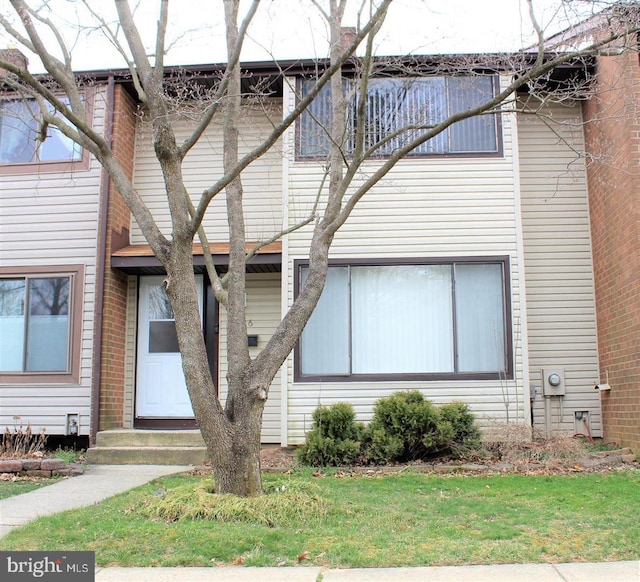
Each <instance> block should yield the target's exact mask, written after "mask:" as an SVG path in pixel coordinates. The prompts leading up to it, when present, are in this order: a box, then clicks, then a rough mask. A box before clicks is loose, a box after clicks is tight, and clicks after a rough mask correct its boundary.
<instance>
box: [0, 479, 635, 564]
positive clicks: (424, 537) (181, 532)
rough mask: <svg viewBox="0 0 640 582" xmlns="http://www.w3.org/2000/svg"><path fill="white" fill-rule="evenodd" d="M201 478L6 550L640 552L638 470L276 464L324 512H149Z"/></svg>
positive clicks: (122, 559)
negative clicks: (454, 470) (195, 515)
mask: <svg viewBox="0 0 640 582" xmlns="http://www.w3.org/2000/svg"><path fill="white" fill-rule="evenodd" d="M202 479H203V478H202V477H182V476H173V477H167V478H164V479H161V480H158V481H155V482H154V483H152V484H149V485H147V486H144V487H140V488H138V489H136V490H134V491H131V492H128V493H125V494H123V495H119V496H117V497H114V498H112V499H110V500H107V501H106V502H103V503H101V504H99V505H96V506H92V507H88V508H85V509H82V510H75V511H70V512H67V513H64V514H59V515H55V516H51V517H48V518H42V519H40V520H38V521H37V522H34V523H32V524H29V525H27V526H26V527H24V528H21V529H19V530H17V531H14V532H12V533H11V534H10V535H9V536H7V537H6V538H3V539H2V540H0V549H2V550H18V549H19V550H53V549H66V550H94V551H95V552H96V557H97V562H98V564H100V565H103V566H106V565H121V566H180V565H188V566H207V565H215V564H230V563H244V564H245V565H251V566H275V565H278V564H287V565H293V564H296V563H304V564H315V565H326V566H333V567H366V566H401V565H443V564H490V563H496V564H497V563H514V562H571V561H608V560H632V559H639V558H640V520H638V515H639V514H640V494H639V492H640V472H638V471H624V472H618V473H612V474H609V475H600V474H576V475H574V476H522V475H504V476H492V477H460V476H433V475H425V474H419V473H403V474H400V475H394V476H375V477H341V476H339V474H337V475H336V476H327V477H322V478H314V477H312V476H311V473H310V472H309V471H296V472H294V474H293V475H291V476H286V475H267V476H265V483H266V484H267V485H268V486H270V487H274V486H278V487H280V488H281V486H282V485H286V486H287V487H289V486H294V487H295V483H300V482H303V483H304V482H306V483H309V482H310V483H312V485H315V486H317V487H318V489H319V495H320V496H321V497H322V498H324V499H325V500H327V501H329V509H328V511H327V513H326V514H325V515H323V516H318V515H312V516H310V517H306V518H305V517H304V515H303V512H301V514H300V515H296V516H293V517H291V518H290V519H289V521H288V522H287V523H286V524H285V523H277V522H276V523H271V525H265V524H263V523H260V520H256V521H254V522H249V523H240V522H231V523H220V522H212V521H193V520H181V521H170V520H169V521H166V520H164V519H159V518H149V517H145V515H143V514H142V513H141V511H140V510H141V508H148V507H149V505H150V504H153V503H155V502H156V501H157V500H158V499H166V500H171V499H172V496H174V491H175V489H176V488H180V487H184V486H185V485H187V486H188V487H195V486H197V485H198V484H200V483H201V482H202ZM165 488H166V492H165ZM175 495H177V494H175ZM273 495H277V494H273Z"/></svg>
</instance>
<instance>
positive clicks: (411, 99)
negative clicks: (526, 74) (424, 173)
mask: <svg viewBox="0 0 640 582" xmlns="http://www.w3.org/2000/svg"><path fill="white" fill-rule="evenodd" d="M314 84H315V80H314V79H307V80H301V81H300V84H299V90H300V94H301V95H302V96H303V97H304V96H305V95H306V94H307V93H308V91H309V90H310V89H311V88H312V87H313V86H314ZM343 86H344V90H345V94H347V93H355V92H354V91H353V83H352V82H351V81H349V80H345V82H344V85H343ZM494 94H495V78H494V77H492V76H474V77H471V76H466V77H465V76H459V77H419V78H385V79H371V80H370V82H369V87H368V91H367V99H366V106H365V107H366V111H365V127H364V128H363V131H364V140H365V147H371V146H372V145H374V144H376V143H378V142H380V141H381V140H383V139H384V138H386V137H387V136H390V135H392V134H393V133H395V132H397V131H399V130H401V129H402V128H405V127H408V126H410V125H415V124H419V125H422V126H433V125H434V124H437V123H439V122H441V121H443V120H444V119H446V118H447V117H448V116H450V115H451V114H453V113H458V112H460V111H464V110H466V109H469V108H471V107H475V106H477V105H480V104H481V103H484V102H485V101H487V100H489V99H491V98H492V97H493V96H494ZM356 103H357V94H354V95H353V97H352V98H351V99H350V103H349V107H348V112H347V120H346V125H347V130H348V131H347V135H346V136H345V141H344V144H343V148H344V150H345V151H346V152H347V153H349V152H350V151H353V147H354V143H353V139H354V125H355V121H356V109H355V108H356ZM331 115H332V112H331V93H330V88H329V85H328V84H327V85H325V86H324V87H323V88H322V90H321V91H320V93H319V94H318V96H317V97H316V98H315V99H314V100H313V101H312V103H311V105H310V106H309V107H308V108H307V110H306V111H305V112H304V113H303V114H302V115H301V117H300V121H299V124H298V158H301V159H304V158H310V159H314V158H321V157H324V156H326V155H327V153H328V152H329V145H330V140H329V137H328V136H327V129H328V128H330V127H331ZM424 131H425V130H424V129H414V130H408V131H404V132H402V133H400V134H399V135H397V136H396V137H394V138H392V139H390V140H389V141H388V142H387V143H385V144H384V145H383V146H382V147H381V148H380V149H379V150H378V151H377V152H376V155H378V156H389V155H390V154H391V153H392V152H393V151H394V150H396V149H398V148H400V147H403V146H404V145H406V144H407V143H409V142H410V141H411V140H413V139H415V138H416V137H419V136H420V134H421V133H422V132H424ZM497 153H499V142H498V132H497V120H496V116H495V115H491V114H489V115H481V116H476V117H471V118H469V119H465V120H463V121H459V122H458V123H455V124H454V125H452V126H450V127H449V128H447V129H445V130H444V131H443V132H441V133H440V134H438V135H437V136H435V137H434V138H432V139H430V140H428V141H427V142H425V143H423V144H422V145H420V146H418V147H417V148H416V149H414V150H413V151H412V152H411V154H410V155H413V156H427V155H443V154H472V155H478V154H497Z"/></svg>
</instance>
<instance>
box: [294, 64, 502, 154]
mask: <svg viewBox="0 0 640 582" xmlns="http://www.w3.org/2000/svg"><path fill="white" fill-rule="evenodd" d="M491 77H492V78H493V91H494V95H497V94H498V92H499V91H500V76H499V75H495V74H494V75H491ZM303 80H304V79H303V78H302V77H298V78H297V79H296V100H297V99H298V97H299V96H300V94H301V91H302V88H301V86H302V81H303ZM488 115H493V116H494V117H495V120H496V151H495V152H454V153H450V152H445V153H413V152H410V153H408V154H407V155H406V156H405V157H404V158H403V160H405V161H406V160H442V159H452V160H459V159H478V158H479V159H484V158H487V159H494V158H502V157H503V156H504V138H503V135H502V134H503V132H502V113H501V112H500V111H496V112H495V113H491V114H488ZM301 117H302V116H300V117H298V119H297V120H296V123H295V137H294V141H295V148H294V162H295V163H296V164H304V163H314V164H315V163H318V162H322V161H326V159H327V156H301V155H300V148H301V141H302V136H301V128H300V119H301ZM388 158H389V156H388V155H383V154H380V155H375V156H372V157H371V158H370V159H371V160H385V159H388Z"/></svg>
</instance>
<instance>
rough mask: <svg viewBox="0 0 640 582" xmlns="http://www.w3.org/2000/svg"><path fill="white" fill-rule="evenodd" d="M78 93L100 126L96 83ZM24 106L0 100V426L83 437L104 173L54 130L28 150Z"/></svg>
mask: <svg viewBox="0 0 640 582" xmlns="http://www.w3.org/2000/svg"><path fill="white" fill-rule="evenodd" d="M7 56H8V57H9V58H10V59H14V62H17V63H21V62H22V61H21V60H22V59H24V57H23V56H22V55H21V53H19V51H17V50H15V49H8V50H5V51H3V57H7ZM4 73H5V71H0V85H2V75H3V74H4ZM85 99H86V101H87V105H88V110H89V111H90V116H91V117H92V123H93V127H94V128H95V129H96V130H97V131H103V130H104V127H105V123H107V120H106V115H107V109H106V102H107V94H106V85H104V84H101V83H96V84H95V86H93V87H91V88H90V89H87V91H86V93H85ZM34 104H35V102H34V101H33V100H32V101H29V100H26V101H25V100H18V99H16V96H15V95H12V94H11V93H10V92H9V93H7V92H6V91H5V95H4V96H3V99H2V101H1V102H0V426H2V430H3V431H4V430H5V427H6V428H7V429H9V430H10V431H15V430H19V427H20V426H22V427H23V429H25V430H26V429H27V427H28V426H29V425H31V428H32V430H33V431H34V432H36V433H37V432H39V431H42V430H44V431H45V433H46V434H47V435H71V436H73V437H78V436H79V437H84V439H85V441H87V442H88V436H89V434H90V429H91V391H92V385H93V379H94V377H95V370H94V365H95V361H96V360H95V357H94V353H93V345H94V330H95V327H96V325H97V322H96V320H95V315H96V305H97V302H98V295H99V286H100V283H99V280H100V277H101V269H102V264H103V261H102V252H101V249H100V247H99V244H98V241H99V237H98V233H99V231H100V216H101V206H100V202H101V189H102V184H103V182H104V174H103V171H102V168H101V167H100V164H98V163H97V161H96V160H95V159H93V158H92V157H91V156H89V155H88V152H86V151H83V150H82V149H81V148H79V147H78V146H77V145H74V144H73V143H72V142H71V140H70V139H68V138H67V137H65V136H64V135H63V134H62V133H61V132H59V131H58V130H57V129H55V128H52V127H49V128H48V135H47V139H46V140H45V141H44V142H42V143H41V144H40V145H39V146H38V142H37V140H36V136H37V132H38V131H39V128H38V127H37V126H36V121H35V118H34V117H33V116H32V115H31V109H30V107H31V106H33V105H34Z"/></svg>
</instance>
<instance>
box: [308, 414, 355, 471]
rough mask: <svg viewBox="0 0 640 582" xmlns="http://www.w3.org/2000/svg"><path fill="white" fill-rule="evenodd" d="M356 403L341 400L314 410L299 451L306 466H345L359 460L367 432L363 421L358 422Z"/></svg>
mask: <svg viewBox="0 0 640 582" xmlns="http://www.w3.org/2000/svg"><path fill="white" fill-rule="evenodd" d="M355 419H356V413H355V412H354V410H353V406H351V404H348V403H346V402H338V403H337V404H333V405H331V406H329V407H326V406H318V408H316V409H315V410H314V411H313V426H312V428H311V431H309V432H308V433H307V435H306V438H305V444H304V445H302V446H301V447H300V448H299V449H298V450H297V451H296V454H297V456H298V459H299V460H300V462H301V463H303V464H304V465H312V466H314V467H320V466H342V465H352V464H354V463H355V462H356V461H358V460H359V457H360V454H361V446H360V443H361V441H362V438H363V434H364V426H363V425H362V423H359V422H356V420H355Z"/></svg>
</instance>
